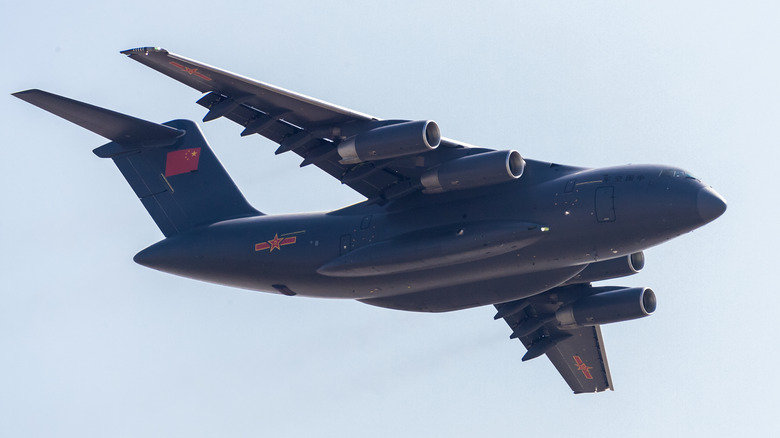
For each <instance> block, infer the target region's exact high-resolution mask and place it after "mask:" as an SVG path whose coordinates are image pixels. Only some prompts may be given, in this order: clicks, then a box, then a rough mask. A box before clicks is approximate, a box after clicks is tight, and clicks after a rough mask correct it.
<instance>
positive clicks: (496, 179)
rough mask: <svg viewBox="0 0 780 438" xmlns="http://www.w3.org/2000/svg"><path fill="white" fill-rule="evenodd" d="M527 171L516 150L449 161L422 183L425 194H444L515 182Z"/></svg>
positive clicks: (486, 153)
mask: <svg viewBox="0 0 780 438" xmlns="http://www.w3.org/2000/svg"><path fill="white" fill-rule="evenodd" d="M524 170H525V161H524V160H523V157H521V156H520V153H518V152H517V151H492V152H485V153H482V154H476V155H469V156H466V157H462V158H458V159H457V160H453V161H449V162H446V163H444V164H442V165H440V166H438V167H435V168H433V169H430V170H428V171H426V172H425V173H423V175H422V177H420V182H421V183H422V185H423V187H424V189H423V193H442V192H448V191H451V190H464V189H472V188H476V187H483V186H489V185H493V184H498V183H502V182H506V181H512V180H515V179H517V178H520V176H522V175H523V171H524Z"/></svg>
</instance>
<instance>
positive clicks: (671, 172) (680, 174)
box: [659, 169, 699, 181]
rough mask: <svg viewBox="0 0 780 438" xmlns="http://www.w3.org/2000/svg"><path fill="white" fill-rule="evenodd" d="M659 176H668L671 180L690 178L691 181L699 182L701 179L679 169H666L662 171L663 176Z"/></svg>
mask: <svg viewBox="0 0 780 438" xmlns="http://www.w3.org/2000/svg"><path fill="white" fill-rule="evenodd" d="M659 176H668V177H671V178H689V179H695V180H696V181H699V178H696V177H695V176H693V175H692V174H690V173H688V172H686V171H684V170H679V169H664V170H662V171H661V174H660V175H659Z"/></svg>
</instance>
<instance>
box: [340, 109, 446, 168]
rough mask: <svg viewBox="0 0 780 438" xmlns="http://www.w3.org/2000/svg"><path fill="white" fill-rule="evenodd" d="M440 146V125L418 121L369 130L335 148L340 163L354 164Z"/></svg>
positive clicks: (416, 152)
mask: <svg viewBox="0 0 780 438" xmlns="http://www.w3.org/2000/svg"><path fill="white" fill-rule="evenodd" d="M439 143H441V132H440V131H439V125H437V124H436V122H434V121H433V120H421V121H416V122H403V123H397V124H394V125H387V126H382V127H379V128H375V129H372V130H370V131H367V132H364V133H362V134H358V135H356V136H354V137H350V138H348V139H346V140H344V141H342V142H341V143H339V145H338V148H337V149H338V153H339V156H341V160H340V163H341V164H356V163H362V162H364V161H376V160H386V159H389V158H397V157H403V156H405V155H414V154H419V153H421V152H427V151H429V150H432V149H436V148H437V147H438V146H439Z"/></svg>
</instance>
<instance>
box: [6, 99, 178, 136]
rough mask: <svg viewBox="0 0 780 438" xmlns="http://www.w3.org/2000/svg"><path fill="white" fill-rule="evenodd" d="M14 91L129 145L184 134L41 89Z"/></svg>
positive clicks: (77, 122) (96, 132)
mask: <svg viewBox="0 0 780 438" xmlns="http://www.w3.org/2000/svg"><path fill="white" fill-rule="evenodd" d="M13 95H14V96H16V97H18V98H19V99H22V100H24V101H25V102H28V103H31V104H33V105H35V106H37V107H39V108H42V109H44V110H46V111H48V112H50V113H52V114H55V115H57V116H60V117H62V118H63V119H65V120H68V121H70V122H72V123H75V124H77V125H79V126H81V127H82V128H85V129H88V130H90V131H92V132H94V133H95V134H98V135H100V136H103V137H105V138H107V139H109V140H112V141H114V142H116V143H119V144H120V145H122V146H124V147H126V148H139V147H162V146H169V145H172V144H174V143H175V142H176V141H177V140H178V139H179V138H180V137H181V136H183V135H184V131H182V130H181V129H176V128H172V127H170V126H165V125H160V124H157V123H152V122H148V121H146V120H141V119H137V118H135V117H131V116H128V115H125V114H120V113H118V112H115V111H111V110H107V109H105V108H100V107H97V106H94V105H90V104H88V103H84V102H79V101H77V100H73V99H68V98H67V97H62V96H58V95H56V94H51V93H47V92H46V91H42V90H26V91H20V92H18V93H13Z"/></svg>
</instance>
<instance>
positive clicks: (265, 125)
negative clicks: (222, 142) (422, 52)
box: [121, 47, 490, 202]
mask: <svg viewBox="0 0 780 438" xmlns="http://www.w3.org/2000/svg"><path fill="white" fill-rule="evenodd" d="M121 53H123V54H125V55H127V56H129V57H130V58H132V59H134V60H136V61H138V62H140V63H142V64H144V65H146V66H149V67H151V68H153V69H155V70H157V71H159V72H161V73H163V74H165V75H167V76H170V77H171V78H173V79H176V80H177V81H179V82H182V83H184V84H185V85H189V86H190V87H192V88H195V89H197V90H199V91H201V92H203V93H207V94H206V95H205V96H203V97H202V98H201V99H200V100H199V101H198V103H199V104H200V105H202V106H204V107H206V108H208V110H209V111H208V113H207V114H206V116H205V117H204V119H203V120H204V121H209V120H214V119H216V118H219V117H226V118H228V119H229V120H232V121H234V122H236V123H238V124H240V125H242V126H243V127H244V130H243V132H242V133H241V135H242V136H246V135H252V134H259V135H262V136H263V137H266V138H268V139H270V140H272V141H274V142H276V143H278V144H279V145H280V146H279V148H278V149H277V150H276V153H277V154H280V153H283V152H288V151H292V152H294V153H296V154H298V155H299V156H301V157H302V158H303V162H302V163H301V166H306V165H310V164H313V165H315V166H317V167H319V168H320V169H322V170H324V171H325V172H327V173H328V174H330V175H331V176H333V177H334V178H337V179H338V180H339V181H341V182H342V183H343V184H346V185H348V186H349V187H351V188H352V189H354V190H356V191H357V192H359V193H360V194H362V195H364V196H365V197H367V198H369V199H372V200H374V201H377V202H384V201H387V200H391V199H395V198H399V197H402V196H404V195H406V194H409V193H412V192H415V191H419V190H420V189H422V188H423V187H422V185H421V182H420V180H421V177H422V175H423V173H424V172H425V171H427V170H429V169H432V168H435V167H437V166H439V165H440V164H441V163H444V162H448V161H451V160H455V159H457V158H461V157H464V156H467V155H473V154H479V153H483V152H488V151H490V150H488V149H479V148H473V147H470V146H468V145H465V144H460V143H457V142H454V141H451V140H448V139H442V140H441V143H440V146H439V147H438V148H435V149H431V150H425V151H421V152H420V153H416V154H412V155H409V154H407V155H403V156H400V157H395V158H392V157H391V158H387V159H380V160H369V161H360V162H353V163H348V162H347V163H346V164H345V159H344V157H342V156H341V155H340V154H339V151H338V145H339V144H340V143H342V142H344V141H345V140H347V139H350V138H355V136H356V135H358V134H361V133H366V132H368V131H371V130H375V129H377V128H380V127H386V126H391V125H399V124H401V123H405V122H409V121H407V120H380V119H378V118H375V117H372V116H369V115H367V114H362V113H359V112H356V111H352V110H349V109H346V108H342V107H340V106H337V105H333V104H330V103H327V102H323V101H320V100H317V99H314V98H311V97H308V96H304V95H301V94H297V93H294V92H291V91H288V90H284V89H282V88H278V87H275V86H272V85H269V84H265V83H262V82H257V81H254V80H252V79H249V78H246V77H243V76H240V75H236V74H234V73H230V72H228V71H225V70H221V69H218V68H215V67H212V66H209V65H206V64H203V63H200V62H197V61H194V60H191V59H187V58H184V57H182V56H178V55H175V54H172V53H170V52H168V51H167V50H165V49H161V48H156V47H142V48H137V49H130V50H125V51H122V52H121Z"/></svg>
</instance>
